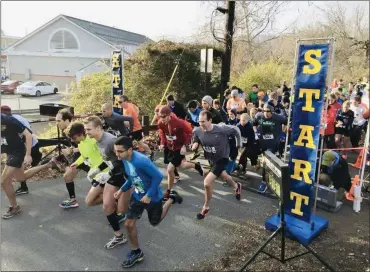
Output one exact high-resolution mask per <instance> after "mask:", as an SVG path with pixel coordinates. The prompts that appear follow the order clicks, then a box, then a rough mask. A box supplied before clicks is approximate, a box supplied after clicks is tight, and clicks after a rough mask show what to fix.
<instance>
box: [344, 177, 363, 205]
mask: <svg viewBox="0 0 370 272" xmlns="http://www.w3.org/2000/svg"><path fill="white" fill-rule="evenodd" d="M356 185H360V176H359V175H356V176H355V177H354V179H353V181H352V186H351V189H350V190H349V192H348V193H346V198H347V200H349V201H353V200H355V194H354V192H355V186H356Z"/></svg>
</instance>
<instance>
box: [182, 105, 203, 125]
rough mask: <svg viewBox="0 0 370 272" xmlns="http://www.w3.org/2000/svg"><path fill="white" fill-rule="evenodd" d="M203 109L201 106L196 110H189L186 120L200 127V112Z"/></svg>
mask: <svg viewBox="0 0 370 272" xmlns="http://www.w3.org/2000/svg"><path fill="white" fill-rule="evenodd" d="M201 111H202V109H201V108H197V109H196V110H195V111H194V112H191V111H190V110H188V114H187V116H186V120H187V121H188V122H189V123H191V124H192V125H193V126H195V127H199V123H198V119H199V114H200V112H201Z"/></svg>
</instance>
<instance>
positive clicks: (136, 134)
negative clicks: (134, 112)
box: [131, 129, 143, 141]
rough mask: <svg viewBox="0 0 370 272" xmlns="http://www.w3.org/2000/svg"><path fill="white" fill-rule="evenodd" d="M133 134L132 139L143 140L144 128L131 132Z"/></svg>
mask: <svg viewBox="0 0 370 272" xmlns="http://www.w3.org/2000/svg"><path fill="white" fill-rule="evenodd" d="M131 136H132V139H133V140H135V141H141V140H142V139H143V130H142V129H140V130H137V131H133V132H132V133H131Z"/></svg>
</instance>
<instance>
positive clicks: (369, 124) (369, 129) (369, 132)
mask: <svg viewBox="0 0 370 272" xmlns="http://www.w3.org/2000/svg"><path fill="white" fill-rule="evenodd" d="M369 137H370V122H367V131H366V135H365V144H364V149H363V150H364V151H363V152H364V153H363V154H364V155H363V156H362V159H363V161H362V167H361V177H360V188H362V184H363V182H364V175H365V167H366V161H367V153H368V152H369Z"/></svg>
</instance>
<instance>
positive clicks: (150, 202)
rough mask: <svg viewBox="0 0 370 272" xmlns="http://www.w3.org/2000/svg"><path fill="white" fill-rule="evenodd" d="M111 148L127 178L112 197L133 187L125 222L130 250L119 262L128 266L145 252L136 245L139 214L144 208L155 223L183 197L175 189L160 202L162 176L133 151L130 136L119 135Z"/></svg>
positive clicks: (155, 224)
mask: <svg viewBox="0 0 370 272" xmlns="http://www.w3.org/2000/svg"><path fill="white" fill-rule="evenodd" d="M114 151H115V152H116V156H117V158H118V159H119V160H122V162H123V165H124V167H125V173H126V177H127V180H126V182H125V184H124V185H123V186H122V187H121V189H120V190H118V191H117V192H116V193H115V194H114V197H115V198H116V199H119V197H120V196H121V194H122V193H123V192H126V191H128V190H130V189H131V188H132V189H133V190H132V194H131V200H130V206H129V209H128V212H127V219H126V222H125V227H126V229H127V235H128V239H129V241H130V244H131V251H130V252H129V254H128V258H127V260H126V261H124V262H123V263H122V266H123V267H124V268H128V267H131V266H133V265H135V263H137V262H141V261H143V259H144V253H143V252H142V251H141V249H140V247H139V241H138V237H137V229H136V220H137V219H139V218H140V217H141V215H142V213H143V212H144V210H147V212H148V218H149V222H150V224H151V225H153V226H157V225H158V224H159V223H160V222H161V221H162V219H163V218H164V217H165V216H166V214H167V212H168V209H169V208H170V206H171V205H172V204H173V203H176V202H177V203H179V204H181V203H182V197H181V196H179V195H178V193H177V192H175V191H171V194H170V196H169V198H168V200H167V201H166V202H165V203H164V204H162V198H163V193H162V189H161V187H160V184H161V181H162V179H163V175H162V173H161V172H160V171H159V170H158V168H157V167H156V166H155V165H154V163H153V162H152V161H151V160H150V159H149V158H147V157H146V156H145V155H143V154H141V153H140V152H137V151H133V144H132V139H131V138H129V137H124V136H123V137H120V138H118V139H117V140H116V142H115V144H114Z"/></svg>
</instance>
